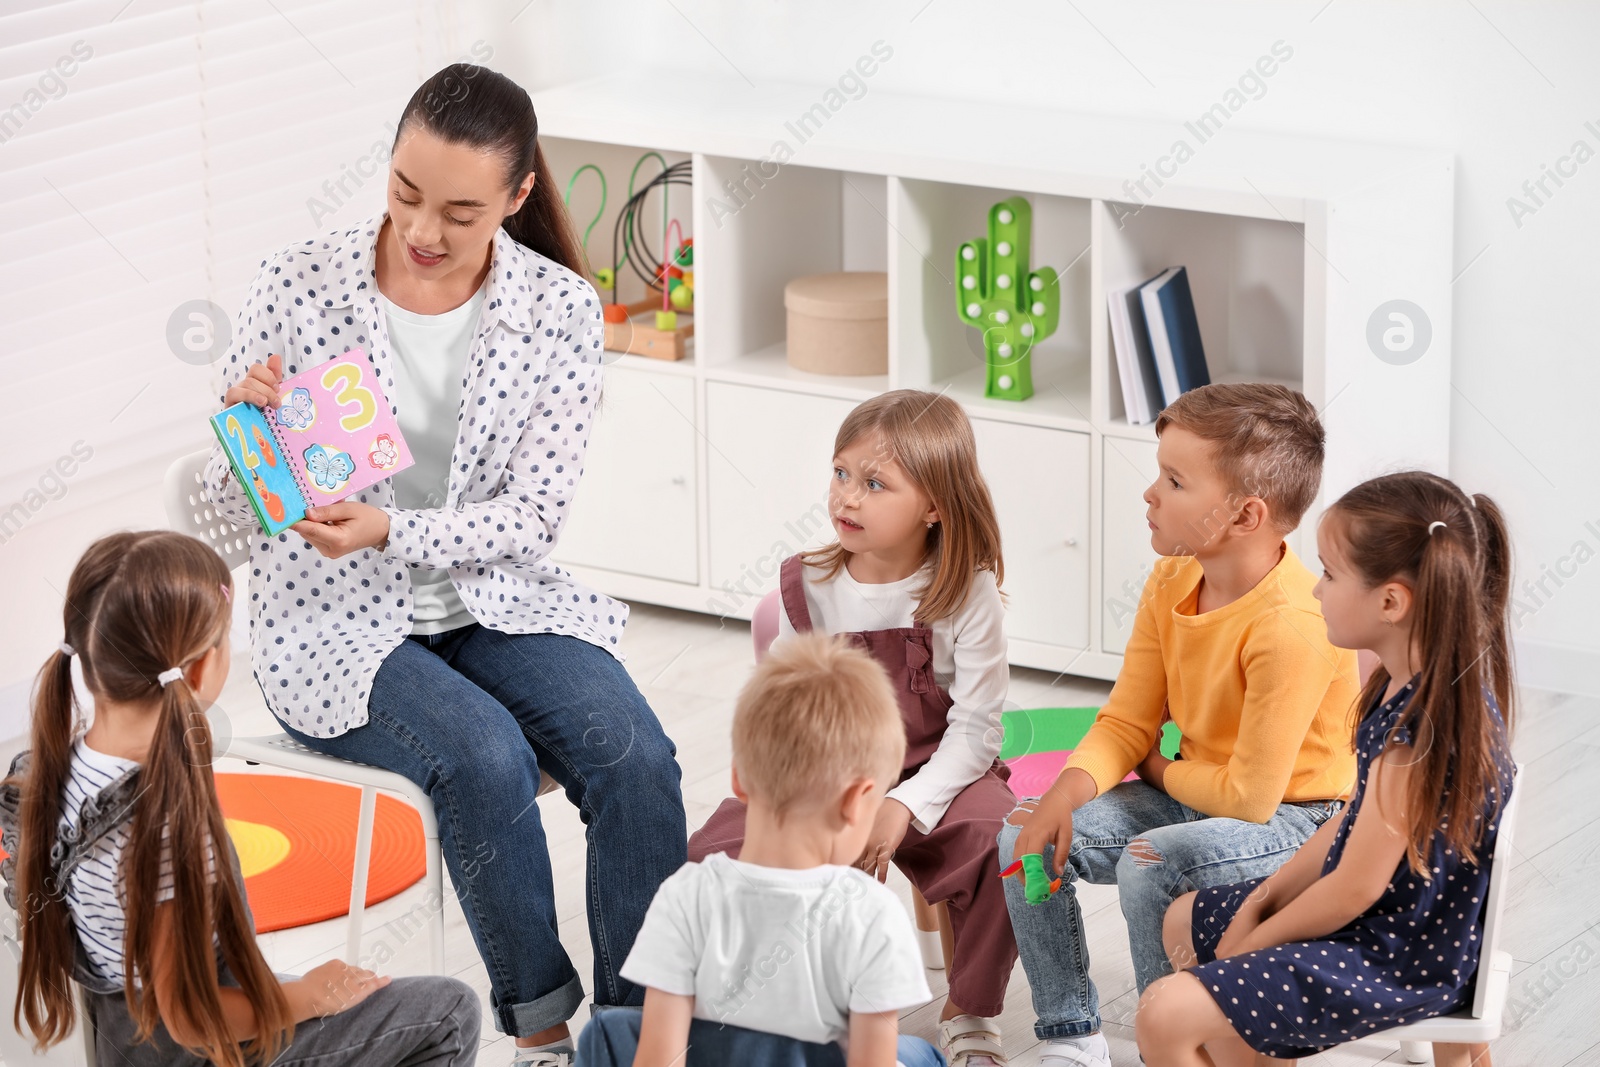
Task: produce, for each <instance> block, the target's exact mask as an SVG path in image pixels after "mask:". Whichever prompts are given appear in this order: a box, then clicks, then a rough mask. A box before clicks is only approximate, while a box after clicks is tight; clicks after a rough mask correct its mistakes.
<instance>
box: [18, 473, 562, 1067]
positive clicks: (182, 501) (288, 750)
mask: <svg viewBox="0 0 1600 1067" xmlns="http://www.w3.org/2000/svg"><path fill="white" fill-rule="evenodd" d="M210 456H211V452H210V450H209V449H202V450H201V451H199V452H192V453H190V454H189V455H186V456H183V457H182V458H180V459H178V460H176V461H175V462H174V463H173V464H172V466H171V467H169V468H167V477H166V486H165V493H166V509H167V521H168V523H170V524H171V526H172V528H173V529H175V530H178V531H180V532H182V533H186V534H190V535H192V536H194V537H197V538H199V539H200V540H202V541H204V542H206V543H207V544H208V545H210V546H211V547H212V548H214V549H216V551H217V553H218V555H220V556H221V557H222V559H223V561H224V562H225V563H227V565H228V567H229V569H230V570H231V569H234V568H236V567H239V566H241V565H243V564H245V563H248V562H249V560H250V540H251V538H252V537H255V536H257V532H256V531H254V530H242V529H240V528H239V527H237V526H235V525H233V523H231V522H229V521H228V519H227V518H226V517H225V516H224V515H223V514H222V513H221V512H219V511H218V510H217V509H216V507H215V506H214V505H213V504H212V503H211V500H210V497H209V496H208V495H207V492H206V487H205V468H206V462H207V460H208V459H209V458H210ZM220 733H222V734H223V735H224V737H223V746H222V750H221V751H219V752H218V753H217V755H218V756H219V757H222V756H227V757H230V758H233V759H242V760H244V761H245V762H247V763H264V764H266V765H267V766H269V767H280V768H283V769H285V770H291V771H297V772H300V773H304V774H312V775H316V776H317V777H319V778H327V779H331V780H333V781H336V782H346V783H348V784H350V785H354V786H358V787H360V789H361V814H360V818H359V819H358V821H357V824H356V856H355V869H354V872H353V876H352V878H351V884H350V921H349V925H348V931H347V933H346V936H345V957H344V958H345V961H346V962H348V963H355V962H358V961H359V960H360V958H361V925H362V920H363V918H364V915H365V912H366V906H367V905H366V901H367V869H368V866H369V864H370V861H371V859H372V823H373V814H374V811H375V810H376V805H377V802H378V795H377V791H378V790H380V789H382V790H385V791H386V792H390V793H394V794H397V795H398V796H400V797H402V798H404V799H405V801H406V802H407V803H409V804H410V805H411V806H412V807H414V808H416V809H417V814H418V815H420V816H422V835H423V838H424V842H423V851H424V854H425V855H426V857H427V867H426V873H425V875H424V881H425V883H426V886H427V895H428V899H429V900H430V901H436V902H437V905H436V906H435V907H433V909H432V911H433V914H432V915H430V916H429V917H428V931H429V932H428V961H429V970H430V971H431V972H432V973H434V974H443V973H444V889H443V877H442V874H441V868H440V859H441V857H440V853H439V822H438V819H437V817H436V816H435V815H434V810H433V801H432V800H431V799H430V798H429V796H428V794H427V793H426V792H424V791H423V790H422V788H421V787H420V786H417V785H416V784H415V783H413V782H412V781H411V780H410V779H408V778H406V777H405V776H403V775H400V774H396V773H395V772H393V771H386V770H382V769H380V768H378V767H370V766H368V765H366V764H364V763H354V762H352V761H350V760H344V759H339V758H338V757H336V756H326V755H323V754H322V753H320V752H315V751H313V750H311V749H309V748H306V747H305V746H304V745H302V744H300V743H299V742H298V741H295V740H294V739H293V738H291V737H290V736H289V735H288V734H283V733H278V734H267V735H264V736H260V737H234V736H232V734H231V732H229V731H220ZM539 779H540V781H539V795H540V796H543V795H544V794H545V793H548V792H550V790H552V789H555V788H556V783H555V781H554V780H553V779H552V778H550V777H549V776H548V775H546V774H544V773H543V772H541V773H540V775H539ZM6 1062H7V1064H8V1065H9V1063H10V1060H9V1059H7V1061H6Z"/></svg>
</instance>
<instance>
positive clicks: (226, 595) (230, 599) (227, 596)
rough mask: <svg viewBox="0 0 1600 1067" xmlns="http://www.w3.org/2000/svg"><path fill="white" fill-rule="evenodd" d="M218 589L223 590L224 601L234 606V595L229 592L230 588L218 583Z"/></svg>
mask: <svg viewBox="0 0 1600 1067" xmlns="http://www.w3.org/2000/svg"><path fill="white" fill-rule="evenodd" d="M218 587H219V588H220V589H221V590H222V599H223V600H226V601H227V602H228V603H230V604H232V603H233V594H232V593H230V592H229V591H228V587H227V586H226V585H223V584H221V583H218Z"/></svg>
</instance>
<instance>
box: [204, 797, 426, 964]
mask: <svg viewBox="0 0 1600 1067" xmlns="http://www.w3.org/2000/svg"><path fill="white" fill-rule="evenodd" d="M216 779H217V797H218V799H219V800H220V801H221V803H222V814H223V817H224V818H225V819H226V820H227V825H228V836H229V837H231V838H232V839H233V845H234V848H235V849H237V850H238V852H239V864H240V866H241V868H242V869H243V871H244V876H245V877H244V885H245V892H246V893H248V894H249V897H250V910H251V911H252V912H254V913H255V920H256V932H257V933H263V934H264V933H267V932H268V931H270V930H282V929H285V928H287V927H291V926H305V925H308V924H310V923H315V922H322V921H323V920H325V919H336V918H338V917H339V916H341V915H345V914H348V913H349V911H350V877H351V874H352V872H353V871H354V869H355V855H356V820H357V817H358V816H359V815H360V810H361V790H360V789H358V788H356V787H355V786H351V785H344V784H341V783H339V782H325V781H321V780H319V779H315V778H294V777H289V776H287V775H277V774H219V775H217V776H216ZM425 870H426V858H425V856H424V854H423V838H422V818H421V816H419V815H418V814H417V813H416V811H415V810H414V809H413V808H412V807H411V806H410V805H409V804H405V803H403V802H401V801H399V800H396V799H394V798H393V797H389V796H385V795H383V794H382V793H380V794H378V806H377V813H376V817H375V819H374V822H373V829H372V865H371V867H370V868H369V869H368V872H367V905H368V906H369V907H370V906H371V905H373V904H376V903H378V902H379V901H380V900H387V899H389V898H390V897H392V896H394V895H395V894H396V893H398V892H400V891H401V890H402V889H405V888H406V887H408V886H411V885H415V884H416V882H417V881H418V880H419V879H420V878H421V877H422V875H423V873H424V872H425Z"/></svg>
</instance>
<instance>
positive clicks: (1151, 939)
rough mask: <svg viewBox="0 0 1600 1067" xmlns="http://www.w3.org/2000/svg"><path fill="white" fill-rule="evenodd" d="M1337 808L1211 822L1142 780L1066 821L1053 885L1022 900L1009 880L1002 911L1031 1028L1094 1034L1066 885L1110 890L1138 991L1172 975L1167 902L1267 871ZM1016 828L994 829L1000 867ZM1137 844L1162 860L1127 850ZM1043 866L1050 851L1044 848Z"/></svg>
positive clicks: (1281, 808) (1307, 807)
mask: <svg viewBox="0 0 1600 1067" xmlns="http://www.w3.org/2000/svg"><path fill="white" fill-rule="evenodd" d="M1341 807H1343V804H1342V803H1341V802H1340V801H1337V800H1334V801H1317V802H1311V803H1304V804H1280V805H1278V811H1277V813H1276V814H1275V815H1273V817H1272V818H1271V819H1269V820H1268V821H1267V822H1265V823H1253V822H1244V821H1243V820H1241V819H1224V818H1214V817H1211V816H1207V815H1204V814H1202V813H1200V812H1198V811H1196V810H1194V809H1193V808H1191V807H1189V806H1188V805H1186V804H1181V803H1179V802H1178V801H1176V800H1173V799H1172V798H1171V797H1169V796H1167V794H1165V793H1163V792H1161V790H1159V789H1156V788H1155V787H1153V786H1151V785H1149V784H1147V783H1145V782H1140V781H1133V782H1123V783H1121V784H1120V785H1117V786H1115V787H1114V788H1112V789H1110V790H1108V791H1106V792H1105V793H1102V794H1101V795H1100V796H1098V797H1096V798H1095V799H1093V800H1091V801H1090V802H1089V803H1087V804H1085V805H1084V806H1083V807H1081V808H1079V809H1078V810H1077V811H1076V812H1074V813H1073V815H1072V848H1071V850H1070V853H1069V855H1068V856H1067V862H1066V863H1065V864H1064V865H1063V870H1062V872H1061V888H1060V889H1059V890H1058V891H1057V892H1056V893H1055V894H1054V895H1053V896H1051V898H1050V899H1049V900H1048V901H1046V902H1045V903H1043V904H1029V903H1028V900H1027V897H1026V895H1025V894H1024V887H1023V885H1022V881H1021V879H1019V878H1007V879H1006V880H1005V882H1006V910H1007V911H1009V912H1010V913H1011V925H1012V928H1013V929H1014V930H1015V931H1016V935H1017V949H1018V951H1019V952H1020V953H1021V955H1022V967H1023V969H1024V970H1025V971H1026V972H1027V974H1028V985H1029V986H1030V987H1031V988H1032V990H1033V1011H1034V1014H1035V1015H1036V1016H1037V1017H1038V1021H1037V1022H1036V1023H1035V1024H1034V1032H1035V1033H1036V1034H1038V1035H1039V1038H1040V1039H1041V1040H1046V1039H1049V1038H1052V1037H1080V1036H1082V1035H1084V1034H1092V1033H1095V1032H1096V1031H1098V1030H1099V1029H1100V994H1099V992H1098V991H1097V990H1096V989H1095V986H1094V982H1093V980H1091V979H1090V977H1089V947H1088V942H1087V939H1086V938H1085V937H1084V932H1083V912H1082V911H1081V910H1080V909H1079V907H1078V897H1077V892H1076V887H1075V885H1074V883H1075V882H1076V881H1077V880H1078V879H1080V878H1081V879H1083V880H1084V881H1086V882H1092V883H1094V884H1095V885H1115V886H1116V887H1117V899H1118V900H1119V902H1120V903H1121V904H1122V914H1123V916H1124V917H1125V918H1126V919H1127V920H1128V948H1129V950H1130V951H1131V952H1132V955H1133V975H1134V981H1135V982H1136V983H1137V985H1138V990H1139V992H1140V993H1143V992H1144V990H1145V987H1146V986H1148V985H1149V984H1150V983H1151V982H1154V981H1155V980H1156V979H1157V978H1160V977H1161V976H1162V975H1164V974H1167V973H1169V972H1170V971H1171V970H1172V967H1171V965H1170V963H1169V962H1168V960H1167V951H1166V947H1165V945H1164V944H1163V943H1162V939H1161V923H1162V920H1163V919H1164V918H1165V917H1166V914H1167V908H1168V906H1170V905H1171V904H1172V902H1173V901H1174V900H1176V899H1177V898H1178V897H1180V896H1182V895H1183V894H1185V893H1187V892H1189V891H1190V890H1193V889H1201V888H1204V887H1206V886H1213V885H1227V884H1229V883H1231V882H1242V881H1245V880H1246V879H1249V878H1260V877H1263V876H1265V875H1268V874H1271V873H1272V872H1273V871H1275V870H1277V869H1278V868H1279V867H1281V866H1283V865H1284V864H1285V863H1287V862H1288V860H1289V857H1290V856H1292V855H1294V852H1295V850H1296V849H1298V848H1299V847H1300V846H1301V845H1303V844H1305V842H1306V839H1307V838H1309V837H1310V836H1311V835H1312V834H1314V833H1316V831H1317V827H1319V826H1321V825H1322V824H1323V823H1324V822H1326V821H1327V820H1328V818H1329V817H1330V816H1332V815H1333V814H1335V813H1336V812H1338V811H1339V809H1340V808H1341ZM1019 833H1021V830H1020V828H1019V827H1017V826H1014V825H1012V824H1011V822H1010V821H1009V820H1008V821H1007V822H1006V824H1005V826H1004V827H1002V829H1001V831H1000V836H999V838H998V841H999V846H1000V866H1001V869H1002V870H1004V869H1005V868H1006V867H1007V866H1009V865H1010V864H1011V861H1012V859H1013V856H1012V853H1013V851H1014V850H1015V847H1016V843H1017V835H1018V834H1019ZM1135 838H1142V839H1143V840H1145V841H1147V842H1149V843H1150V845H1151V846H1152V847H1153V849H1154V850H1155V852H1156V853H1157V854H1159V856H1160V857H1161V858H1160V859H1158V860H1152V859H1144V858H1140V857H1138V856H1137V855H1135V854H1134V853H1132V852H1130V851H1128V848H1127V846H1128V845H1129V843H1130V842H1132V841H1133V840H1134V839H1135ZM1044 861H1045V865H1046V866H1047V867H1048V866H1051V865H1053V863H1054V849H1052V848H1051V847H1049V846H1046V847H1045V853H1044Z"/></svg>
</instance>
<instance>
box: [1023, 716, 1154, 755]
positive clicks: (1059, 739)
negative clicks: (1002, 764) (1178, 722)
mask: <svg viewBox="0 0 1600 1067" xmlns="http://www.w3.org/2000/svg"><path fill="white" fill-rule="evenodd" d="M1099 712H1100V709H1099V708H1020V709H1017V710H1015V711H1007V712H1004V713H1003V714H1002V715H1001V717H1000V720H1001V725H1002V727H1003V728H1004V730H1005V738H1004V740H1003V741H1001V743H1000V758H1001V759H1016V758H1017V757H1018V756H1026V755H1029V754H1030V753H1034V752H1070V751H1071V750H1073V749H1075V748H1077V747H1078V743H1079V742H1080V741H1082V740H1083V735H1084V734H1086V733H1088V732H1089V727H1090V726H1091V725H1093V723H1094V717H1095V716H1096V715H1097V714H1099ZM1178 740H1179V734H1178V728H1177V726H1175V725H1173V724H1172V723H1170V722H1169V723H1167V724H1166V726H1164V727H1163V728H1162V730H1161V754H1162V755H1163V756H1166V757H1167V758H1168V759H1173V758H1174V757H1176V756H1177V754H1178Z"/></svg>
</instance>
